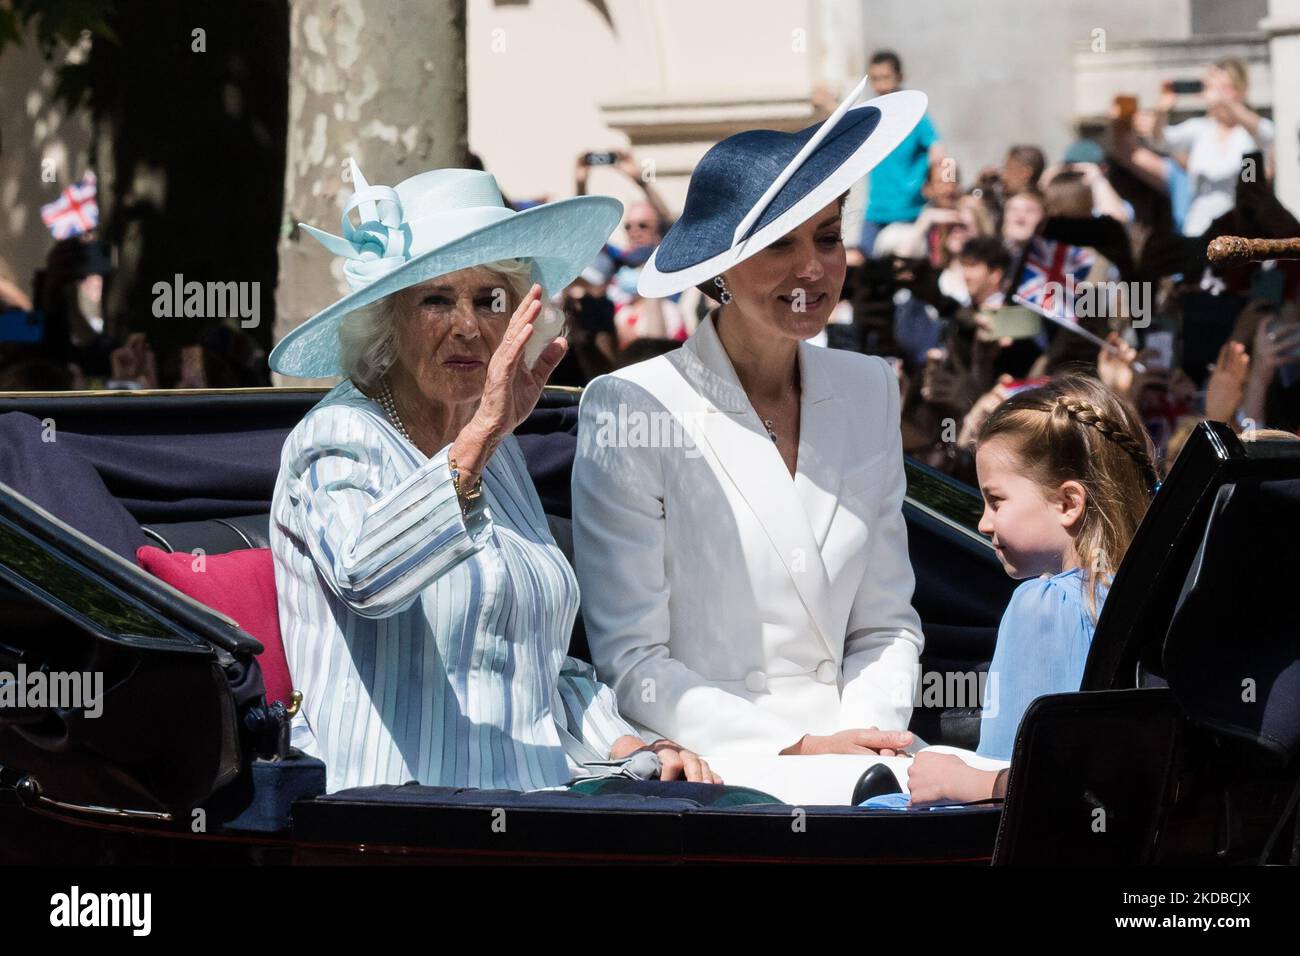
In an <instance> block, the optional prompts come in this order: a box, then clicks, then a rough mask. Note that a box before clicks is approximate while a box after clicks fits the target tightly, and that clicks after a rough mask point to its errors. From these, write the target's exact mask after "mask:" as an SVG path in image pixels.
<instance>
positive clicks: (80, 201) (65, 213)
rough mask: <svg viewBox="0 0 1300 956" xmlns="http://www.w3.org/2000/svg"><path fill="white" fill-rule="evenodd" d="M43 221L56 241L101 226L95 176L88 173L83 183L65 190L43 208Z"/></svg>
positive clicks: (82, 179) (82, 178)
mask: <svg viewBox="0 0 1300 956" xmlns="http://www.w3.org/2000/svg"><path fill="white" fill-rule="evenodd" d="M41 219H42V221H44V223H45V225H46V227H47V228H48V229H49V230H50V232H51V233H53V234H54V238H55V239H67V238H69V237H71V236H79V235H81V234H82V233H83V232H90V230H92V229H94V228H95V226H97V225H99V203H98V202H96V200H95V174H94V173H91V172H88V173H86V175H85V176H83V177H81V182H79V183H77V184H76V185H74V186H69V187H68V188H67V189H65V190H63V194H62V195H61V196H59V198H58V199H56V200H54V202H52V203H47V204H46V205H44V206H42V207H41Z"/></svg>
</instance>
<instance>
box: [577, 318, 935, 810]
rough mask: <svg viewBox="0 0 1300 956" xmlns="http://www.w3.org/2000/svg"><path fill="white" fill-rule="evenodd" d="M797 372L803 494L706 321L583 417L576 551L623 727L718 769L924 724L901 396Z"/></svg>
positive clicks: (606, 383) (868, 379)
mask: <svg viewBox="0 0 1300 956" xmlns="http://www.w3.org/2000/svg"><path fill="white" fill-rule="evenodd" d="M799 363H800V371H801V374H802V383H803V398H802V405H801V407H800V415H801V419H800V421H801V424H800V438H799V460H798V471H797V474H796V475H795V477H794V478H793V479H791V477H790V472H789V470H788V469H787V468H786V466H785V463H784V462H783V461H782V459H781V456H780V454H779V452H778V451H777V449H776V446H775V445H774V444H773V443H772V441H771V439H770V438H769V437H768V435H767V433H766V431H765V430H764V428H763V425H762V423H761V422H760V421H759V419H758V416H757V414H756V413H755V412H754V409H753V407H752V406H751V405H750V403H749V400H748V398H747V396H746V395H745V392H744V391H743V389H742V388H741V386H740V383H739V380H738V379H737V377H736V374H735V371H734V369H733V368H732V365H731V361H730V359H729V358H728V356H727V353H726V350H725V349H724V348H723V346H722V342H721V340H720V339H719V338H718V334H717V330H716V329H715V328H714V325H713V318H712V317H709V318H708V319H706V320H705V321H704V322H703V323H701V325H700V327H699V329H698V330H697V331H696V332H695V334H694V335H693V336H692V337H691V339H690V340H689V341H687V343H686V344H685V346H683V347H682V348H681V349H679V350H677V351H675V352H673V353H670V354H668V355H665V356H660V357H658V358H654V359H651V360H650V361H647V362H642V363H639V364H637V365H633V366H631V367H629V368H626V369H623V370H621V371H618V372H615V373H614V374H612V375H605V376H601V377H600V378H597V379H595V380H594V381H593V382H592V383H591V384H590V385H589V386H588V387H587V389H586V390H585V392H584V394H583V397H582V403H581V410H580V426H579V440H578V453H577V458H576V460H575V462H574V467H573V537H574V551H575V558H576V565H577V572H578V580H579V583H580V585H581V589H582V607H583V616H584V619H585V622H586V628H587V635H588V641H589V643H590V646H591V653H592V659H593V661H594V662H595V665H596V669H597V672H598V674H599V675H600V677H601V678H602V679H603V680H604V681H605V682H606V683H608V684H610V685H611V686H612V687H613V688H614V691H615V693H616V695H617V699H618V706H619V711H620V712H621V713H622V714H623V715H624V717H625V718H628V719H630V720H632V721H634V722H635V723H637V724H639V725H640V726H641V727H642V728H644V729H645V730H646V731H647V732H649V733H651V734H653V735H654V736H662V737H669V738H671V739H673V740H676V741H677V742H679V743H680V744H682V745H683V746H686V747H688V748H690V749H692V750H695V751H697V752H699V753H701V754H703V755H705V756H706V757H708V756H714V757H720V756H722V755H725V754H733V755H740V754H753V755H755V756H757V755H760V754H770V755H775V754H776V753H777V752H778V751H780V750H781V749H782V748H784V747H787V746H789V745H791V744H793V743H795V742H796V741H797V740H799V738H800V737H802V736H803V735H804V734H808V733H811V734H830V733H833V732H835V731H838V730H846V729H853V728H865V727H873V726H874V727H877V728H879V729H881V730H903V729H906V728H907V725H908V721H909V720H910V718H911V712H912V700H913V693H914V688H915V686H916V681H917V678H918V673H919V663H918V658H919V654H920V650H921V646H922V642H923V639H922V635H921V622H920V619H919V617H918V616H917V614H916V611H915V610H913V608H912V606H911V597H912V589H913V585H914V578H913V575H912V567H911V563H910V561H909V559H908V552H907V530H906V526H905V524H904V521H903V515H902V511H901V507H902V501H903V493H904V487H905V484H904V481H905V480H904V474H903V455H902V441H901V436H900V433H899V389H898V382H897V379H896V378H895V375H894V373H893V371H892V370H891V369H890V367H889V365H888V364H887V363H886V362H885V361H884V360H883V359H880V358H878V357H873V356H866V355H861V354H857V353H853V352H845V351H836V350H830V349H823V348H818V347H816V346H813V345H809V344H808V343H801V344H800V345H799ZM647 739H649V738H647ZM796 759H800V760H807V759H808V758H796ZM728 782H740V781H728ZM847 798H848V793H847V792H846V793H845V794H844V795H843V798H842V799H843V800H846V799H847Z"/></svg>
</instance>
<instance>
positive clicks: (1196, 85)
mask: <svg viewBox="0 0 1300 956" xmlns="http://www.w3.org/2000/svg"><path fill="white" fill-rule="evenodd" d="M1169 89H1170V90H1171V91H1172V92H1174V93H1200V92H1201V91H1202V90H1204V89H1205V83H1203V82H1202V81H1201V80H1174V81H1172V82H1171V83H1170V84H1169Z"/></svg>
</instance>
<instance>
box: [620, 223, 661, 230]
mask: <svg viewBox="0 0 1300 956" xmlns="http://www.w3.org/2000/svg"><path fill="white" fill-rule="evenodd" d="M623 227H624V228H625V229H653V228H654V227H655V223H653V222H628V223H624V224H623Z"/></svg>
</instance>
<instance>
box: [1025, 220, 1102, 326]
mask: <svg viewBox="0 0 1300 956" xmlns="http://www.w3.org/2000/svg"><path fill="white" fill-rule="evenodd" d="M1096 260H1097V256H1096V253H1094V252H1093V251H1092V250H1091V249H1089V248H1086V247H1084V246H1071V245H1067V244H1066V243H1064V242H1052V241H1051V240H1049V239H1043V238H1041V237H1040V236H1035V237H1034V238H1033V239H1031V240H1030V241H1029V248H1028V249H1027V250H1026V251H1025V264H1024V268H1023V269H1021V271H1020V285H1019V287H1018V288H1017V289H1016V294H1017V295H1018V296H1020V298H1022V299H1024V300H1025V301H1026V302H1028V303H1029V304H1030V305H1034V306H1037V307H1038V308H1040V309H1042V310H1043V311H1044V312H1046V313H1048V314H1049V315H1053V316H1056V317H1057V318H1059V319H1068V320H1069V321H1071V322H1077V321H1078V318H1077V317H1076V316H1075V314H1074V300H1075V295H1076V292H1075V288H1076V287H1077V286H1078V284H1079V283H1081V282H1083V281H1084V280H1085V279H1086V278H1087V277H1088V273H1089V272H1091V271H1092V267H1093V265H1094V263H1095V262H1096Z"/></svg>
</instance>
